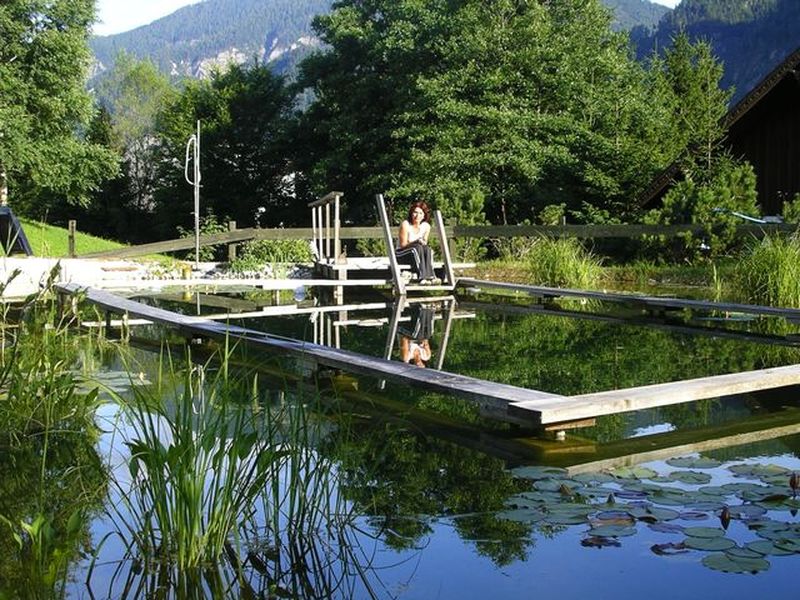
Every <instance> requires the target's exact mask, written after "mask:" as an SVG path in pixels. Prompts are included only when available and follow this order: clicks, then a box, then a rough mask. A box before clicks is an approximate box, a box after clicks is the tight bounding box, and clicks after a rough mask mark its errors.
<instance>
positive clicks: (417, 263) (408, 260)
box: [395, 202, 439, 284]
mask: <svg viewBox="0 0 800 600" xmlns="http://www.w3.org/2000/svg"><path fill="white" fill-rule="evenodd" d="M428 216H429V210H428V205H427V204H425V203H424V202H414V203H413V204H412V205H411V206H410V207H409V209H408V218H407V219H406V220H405V221H403V222H402V223H401V224H400V235H399V240H398V242H399V243H398V247H397V251H396V252H395V256H397V262H399V263H401V264H406V265H410V266H411V269H412V271H413V272H414V273H415V274H416V275H417V278H418V279H419V280H420V283H423V284H431V283H439V282H437V281H435V275H436V274H435V273H434V271H433V252H432V251H431V248H430V246H428V235H430V232H431V224H430V221H429V220H428Z"/></svg>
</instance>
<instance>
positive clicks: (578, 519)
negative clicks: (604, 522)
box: [544, 513, 586, 525]
mask: <svg viewBox="0 0 800 600" xmlns="http://www.w3.org/2000/svg"><path fill="white" fill-rule="evenodd" d="M544 521H545V522H546V523H550V524H551V525H581V524H582V523H585V522H586V516H585V515H579V514H569V513H564V514H557V513H556V514H549V515H547V516H546V517H545V518H544Z"/></svg>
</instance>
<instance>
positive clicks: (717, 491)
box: [697, 485, 734, 497]
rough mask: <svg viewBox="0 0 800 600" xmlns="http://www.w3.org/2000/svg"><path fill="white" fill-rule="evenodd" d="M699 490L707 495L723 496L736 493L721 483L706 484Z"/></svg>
mask: <svg viewBox="0 0 800 600" xmlns="http://www.w3.org/2000/svg"><path fill="white" fill-rule="evenodd" d="M697 491H698V492H699V493H701V494H705V495H706V496H722V497H727V496H730V495H732V494H733V493H734V492H733V491H731V490H729V489H727V488H725V487H723V486H721V485H704V486H703V487H701V488H699V489H698V490H697Z"/></svg>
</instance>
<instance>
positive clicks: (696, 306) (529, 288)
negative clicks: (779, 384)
mask: <svg viewBox="0 0 800 600" xmlns="http://www.w3.org/2000/svg"><path fill="white" fill-rule="evenodd" d="M458 285H459V286H460V287H467V288H471V287H472V288H485V289H502V290H509V291H515V292H522V293H525V294H528V295H531V296H536V297H539V298H560V297H572V298H586V299H589V300H600V301H602V302H615V303H622V304H631V305H635V306H643V307H647V308H659V309H666V308H673V309H682V308H688V309H692V310H707V311H715V310H716V311H720V312H731V313H744V314H748V315H766V316H773V317H783V318H785V319H787V320H789V321H800V309H796V308H778V307H774V306H760V305H757V304H737V303H733V302H711V301H708V300H687V299H685V298H669V297H666V296H664V297H662V296H645V295H641V294H622V293H613V292H598V291H593V290H575V289H569V288H553V287H546V286H538V285H524V284H519V283H506V282H503V281H489V280H483V279H472V278H470V277H462V278H460V279H459V280H458Z"/></svg>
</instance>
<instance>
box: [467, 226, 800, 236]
mask: <svg viewBox="0 0 800 600" xmlns="http://www.w3.org/2000/svg"><path fill="white" fill-rule="evenodd" d="M796 229H797V226H796V225H791V224H788V223H764V224H757V223H741V224H739V225H737V226H736V234H737V235H747V236H755V237H763V236H764V234H766V233H776V232H782V233H792V232H794V231H795V230H796ZM454 230H455V231H454V232H453V235H454V236H455V237H459V238H461V237H478V238H492V237H500V238H504V237H542V236H546V237H574V238H581V239H595V238H638V237H642V236H645V235H664V236H669V237H674V236H676V235H678V234H680V233H685V232H693V233H701V232H703V231H704V227H703V226H702V225H697V224H683V225H640V224H637V223H630V224H620V225H456V226H455V227H454Z"/></svg>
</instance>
